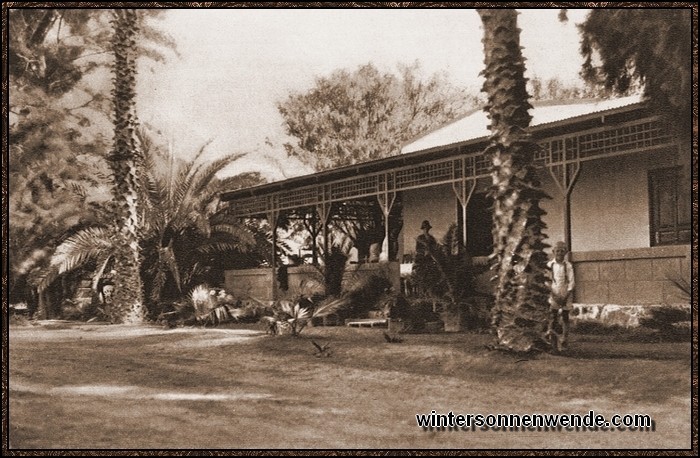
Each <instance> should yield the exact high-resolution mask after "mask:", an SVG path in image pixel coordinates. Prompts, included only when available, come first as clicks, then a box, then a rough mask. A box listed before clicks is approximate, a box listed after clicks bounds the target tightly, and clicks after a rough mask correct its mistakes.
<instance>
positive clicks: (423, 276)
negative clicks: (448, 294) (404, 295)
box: [413, 220, 438, 294]
mask: <svg viewBox="0 0 700 458" xmlns="http://www.w3.org/2000/svg"><path fill="white" fill-rule="evenodd" d="M420 228H421V230H422V231H423V233H422V234H420V235H419V236H418V237H416V256H415V259H414V260H413V276H414V279H415V281H414V284H415V285H416V287H417V289H418V290H419V292H420V293H423V294H425V293H428V292H429V291H430V289H431V287H434V286H435V282H436V281H437V280H438V279H437V278H433V277H435V274H436V272H435V259H434V258H433V256H434V255H435V252H436V250H437V247H438V244H437V240H435V237H433V236H432V235H431V234H430V229H432V226H431V225H430V221H428V220H425V221H423V224H421V226H420Z"/></svg>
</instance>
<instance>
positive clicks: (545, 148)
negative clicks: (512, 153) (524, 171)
mask: <svg viewBox="0 0 700 458" xmlns="http://www.w3.org/2000/svg"><path fill="white" fill-rule="evenodd" d="M549 149H550V146H549V142H546V143H542V144H540V145H539V148H537V151H535V154H534V157H533V160H534V162H535V164H537V165H545V164H547V163H548V162H549V154H550V151H549Z"/></svg>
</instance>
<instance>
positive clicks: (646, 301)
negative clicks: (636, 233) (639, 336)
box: [571, 245, 691, 305]
mask: <svg viewBox="0 0 700 458" xmlns="http://www.w3.org/2000/svg"><path fill="white" fill-rule="evenodd" d="M690 253H691V251H690V245H679V246H665V247H652V248H633V249H624V250H607V251H590V252H574V253H572V256H571V257H572V259H571V260H572V262H573V264H574V270H575V272H576V291H575V302H578V303H581V304H617V305H652V304H674V303H679V302H685V301H686V300H687V299H686V298H685V297H684V296H683V294H682V292H681V291H679V289H678V288H677V287H676V285H675V284H674V283H673V281H672V280H670V278H683V279H685V280H686V281H687V282H688V283H690V277H691V274H690V270H691V269H690Z"/></svg>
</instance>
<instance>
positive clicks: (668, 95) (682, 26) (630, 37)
mask: <svg viewBox="0 0 700 458" xmlns="http://www.w3.org/2000/svg"><path fill="white" fill-rule="evenodd" d="M579 28H580V32H581V35H582V41H581V54H582V55H583V57H584V58H585V62H584V65H583V71H582V76H583V77H584V78H585V79H586V80H588V81H591V82H595V83H597V84H599V85H603V86H604V87H606V88H607V89H610V90H614V91H616V92H618V93H625V92H627V91H628V90H629V89H630V88H631V87H633V86H634V84H635V83H637V84H641V86H642V87H643V90H644V96H645V97H646V98H648V99H649V101H650V103H651V105H652V107H654V108H655V109H656V110H657V111H659V112H661V113H666V114H668V115H670V116H671V119H673V120H674V123H673V124H674V125H676V126H677V127H678V128H679V129H682V131H683V132H686V133H687V132H689V128H690V110H691V103H692V93H691V87H692V86H691V85H692V81H691V78H692V72H691V55H692V48H691V43H692V37H691V19H690V9H647V8H644V9H639V8H622V9H594V10H592V11H591V13H590V14H589V15H588V17H587V18H586V21H585V22H584V23H583V24H581V25H580V26H579ZM597 61H599V63H598V62H597Z"/></svg>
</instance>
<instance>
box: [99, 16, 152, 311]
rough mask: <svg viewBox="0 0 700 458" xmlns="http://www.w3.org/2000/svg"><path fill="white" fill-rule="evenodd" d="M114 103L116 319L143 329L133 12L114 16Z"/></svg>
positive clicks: (111, 160)
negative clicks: (140, 323) (140, 325)
mask: <svg viewBox="0 0 700 458" xmlns="http://www.w3.org/2000/svg"><path fill="white" fill-rule="evenodd" d="M113 14H114V19H113V22H112V25H113V36H112V52H113V54H114V64H113V65H112V71H113V75H114V78H113V85H114V89H113V99H112V104H113V106H114V112H113V113H114V115H113V123H114V142H113V146H112V151H111V152H110V153H109V155H108V156H107V161H108V163H109V166H110V169H111V170H112V175H113V179H114V187H113V190H112V197H113V200H114V204H115V209H116V218H117V219H116V224H117V229H118V232H117V233H116V234H114V243H115V245H116V246H117V248H118V250H117V254H116V255H115V257H114V270H115V271H116V273H115V285H114V297H113V300H114V309H113V313H114V314H113V316H112V319H113V320H115V321H124V322H126V323H139V322H142V321H144V320H145V319H146V308H145V303H144V297H143V284H142V282H141V261H142V258H141V246H140V241H141V230H142V225H143V221H142V219H141V208H140V207H141V199H140V198H139V197H140V196H139V191H140V189H139V185H140V175H141V173H142V170H143V168H142V161H143V157H142V155H141V154H142V152H141V151H140V149H139V146H138V145H137V142H136V128H137V125H138V121H137V118H136V91H135V86H136V58H137V56H138V54H137V50H136V46H135V44H136V38H137V35H138V31H139V24H138V18H137V16H136V13H135V12H134V10H129V9H124V10H114V11H113Z"/></svg>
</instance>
